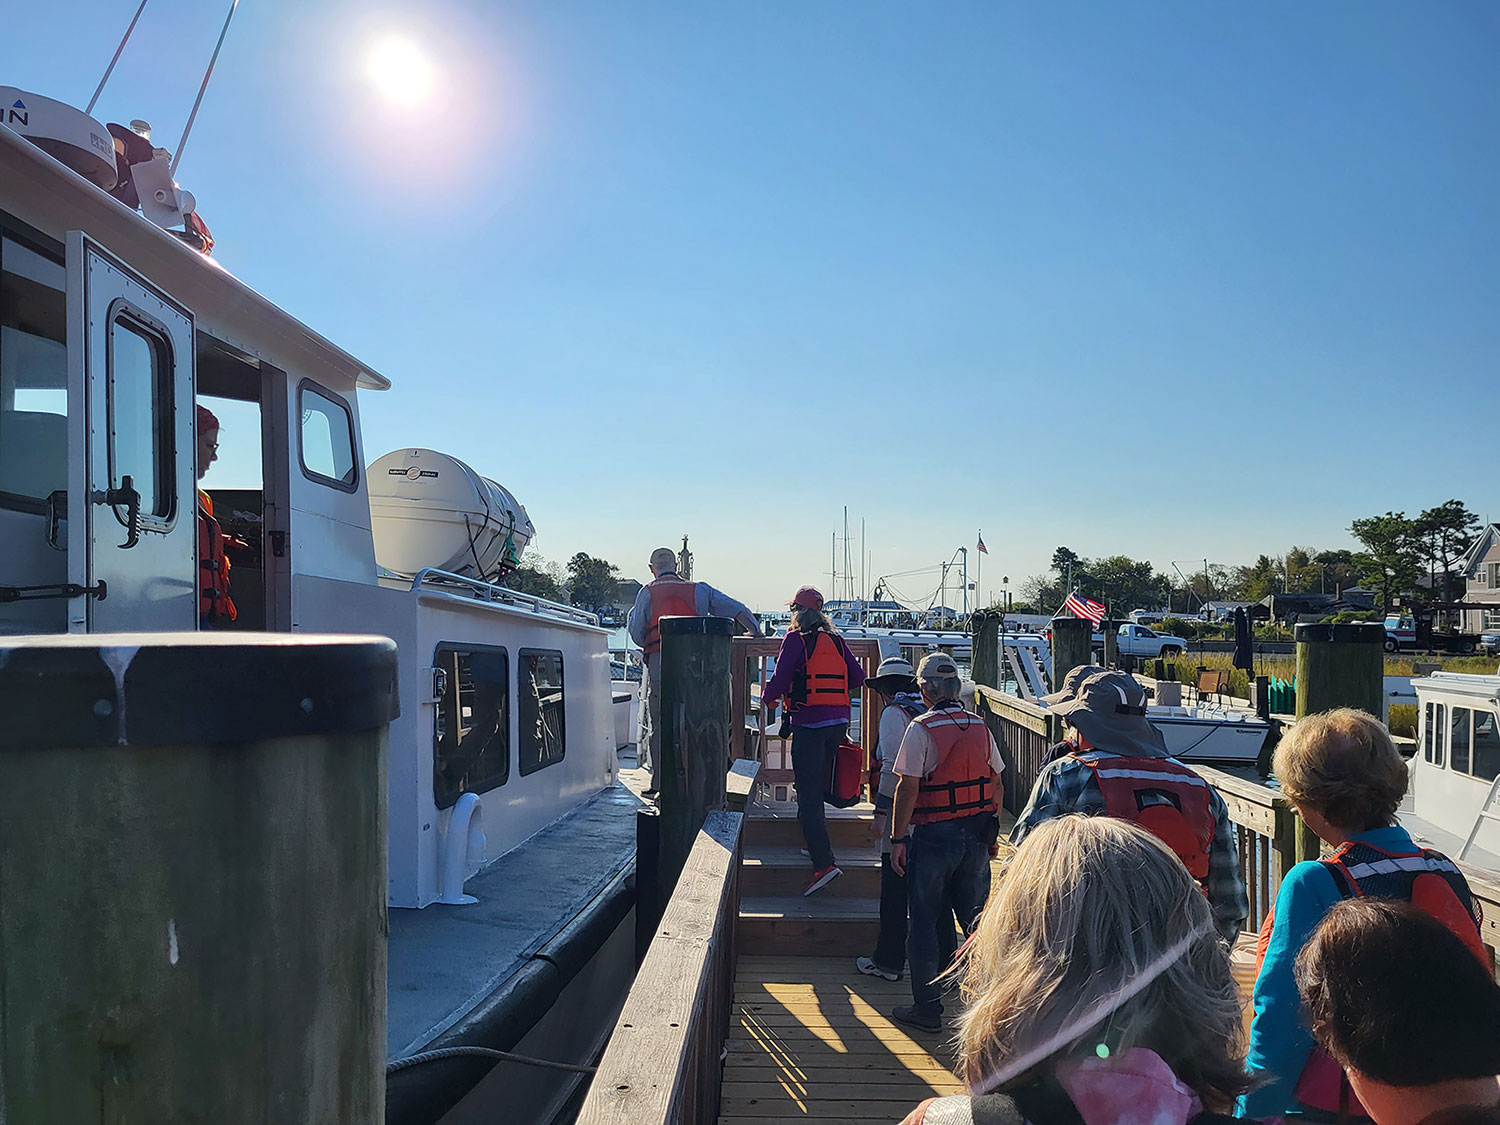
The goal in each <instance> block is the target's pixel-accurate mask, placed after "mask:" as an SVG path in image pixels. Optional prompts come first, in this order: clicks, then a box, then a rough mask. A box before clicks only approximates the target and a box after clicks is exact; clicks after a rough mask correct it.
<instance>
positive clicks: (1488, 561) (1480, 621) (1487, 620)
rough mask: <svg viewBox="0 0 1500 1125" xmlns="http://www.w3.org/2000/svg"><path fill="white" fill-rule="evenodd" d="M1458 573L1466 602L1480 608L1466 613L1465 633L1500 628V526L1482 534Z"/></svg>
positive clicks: (1467, 553)
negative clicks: (1462, 583) (1462, 581)
mask: <svg viewBox="0 0 1500 1125" xmlns="http://www.w3.org/2000/svg"><path fill="white" fill-rule="evenodd" d="M1457 571H1458V573H1459V574H1461V575H1463V577H1464V601H1465V602H1466V603H1468V604H1469V605H1477V606H1479V607H1480V608H1478V609H1466V610H1464V632H1466V633H1488V632H1493V631H1495V630H1497V629H1500V523H1492V524H1490V525H1489V526H1488V527H1486V528H1485V529H1484V530H1483V531H1482V532H1480V533H1479V538H1478V539H1476V540H1474V543H1473V545H1471V546H1470V547H1469V549H1468V550H1467V551H1465V552H1464V554H1463V557H1462V558H1460V559H1459V560H1458V567H1457ZM1490 606H1493V607H1494V608H1493V609H1490V608H1488V607H1490Z"/></svg>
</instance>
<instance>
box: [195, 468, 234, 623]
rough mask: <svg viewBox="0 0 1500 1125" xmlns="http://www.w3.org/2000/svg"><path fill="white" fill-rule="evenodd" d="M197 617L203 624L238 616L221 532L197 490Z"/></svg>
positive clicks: (204, 495)
mask: <svg viewBox="0 0 1500 1125" xmlns="http://www.w3.org/2000/svg"><path fill="white" fill-rule="evenodd" d="M198 574H199V582H198V617H199V618H200V619H201V620H203V621H209V622H213V621H219V620H224V621H233V620H235V618H237V617H238V616H239V611H238V610H236V609H235V608H234V600H233V599H232V598H230V596H229V556H228V555H226V554H225V553H224V529H223V528H221V527H220V526H219V521H218V520H216V519H214V501H213V497H211V496H210V495H209V494H208V493H206V492H204V491H203V490H202V489H201V488H200V489H199V490H198Z"/></svg>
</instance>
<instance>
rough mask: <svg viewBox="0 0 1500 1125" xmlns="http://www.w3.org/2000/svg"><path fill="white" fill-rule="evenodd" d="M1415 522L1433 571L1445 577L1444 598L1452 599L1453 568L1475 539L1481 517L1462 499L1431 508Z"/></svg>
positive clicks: (1443, 581) (1443, 583)
mask: <svg viewBox="0 0 1500 1125" xmlns="http://www.w3.org/2000/svg"><path fill="white" fill-rule="evenodd" d="M1412 523H1413V525H1414V530H1415V532H1416V536H1417V538H1418V539H1420V540H1421V543H1422V552H1423V556H1424V558H1425V559H1426V560H1427V561H1428V563H1429V568H1430V570H1431V572H1432V573H1434V574H1439V575H1441V576H1442V594H1443V600H1444V601H1445V602H1451V601H1452V600H1453V582H1454V576H1453V567H1454V564H1456V563H1457V562H1458V560H1459V557H1460V556H1461V555H1462V554H1463V553H1464V552H1465V551H1467V550H1468V549H1469V545H1470V544H1471V543H1473V542H1474V535H1475V533H1476V532H1477V531H1478V530H1479V517H1478V516H1476V515H1475V514H1474V513H1473V512H1471V511H1469V509H1468V508H1467V507H1465V506H1464V502H1463V501H1462V500H1449V501H1447V502H1446V503H1443V504H1439V505H1438V506H1437V507H1436V508H1428V509H1427V510H1426V511H1425V512H1423V513H1422V514H1421V515H1419V516H1417V518H1416V519H1415V520H1413V521H1412ZM1433 592H1434V593H1436V592H1437V591H1436V590H1434V591H1433Z"/></svg>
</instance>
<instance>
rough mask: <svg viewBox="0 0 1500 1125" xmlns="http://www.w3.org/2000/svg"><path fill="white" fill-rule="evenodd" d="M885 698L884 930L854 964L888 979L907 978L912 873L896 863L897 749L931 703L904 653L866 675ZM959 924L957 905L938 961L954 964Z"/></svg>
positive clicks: (944, 926) (878, 795)
mask: <svg viewBox="0 0 1500 1125" xmlns="http://www.w3.org/2000/svg"><path fill="white" fill-rule="evenodd" d="M865 687H867V688H870V689H872V690H873V691H875V692H876V693H877V694H878V695H879V696H880V699H881V702H882V704H883V706H882V708H881V712H880V735H879V740H878V741H877V742H876V744H875V759H876V761H877V762H879V763H880V764H879V770H880V780H879V784H878V786H877V787H876V792H875V794H874V800H875V818H874V821H873V831H874V835H875V838H876V839H877V840H879V841H880V932H879V934H878V935H877V937H876V939H875V950H874V952H873V953H872V954H871V956H869V957H857V958H855V961H854V967H855V968H856V969H858V970H859V971H860V972H862V973H864V974H865V975H866V976H871V977H883V978H884V979H886V980H890V981H897V980H900V979H901V972H902V969H903V968H904V967H905V965H906V878H905V877H904V876H901V875H897V874H896V872H895V871H894V870H893V869H892V867H891V833H890V819H891V818H890V812H891V807H892V804H893V803H894V800H895V796H896V782H897V780H898V778H897V775H896V769H895V766H896V751H897V750H899V749H900V747H901V740H902V739H903V738H904V737H905V736H906V728H907V727H908V726H910V725H911V721H912V720H913V719H915V718H916V717H917V716H918V715H921V714H923V713H925V712H926V710H927V704H926V703H925V702H923V700H922V694H921V692H920V691H919V690H918V689H917V674H916V673H915V672H914V671H913V670H912V666H911V665H910V664H909V663H907V661H905V660H903V659H901V657H899V656H888V657H886V658H885V659H884V660H882V661H881V662H880V667H879V668H877V669H876V671H875V675H873V676H871V677H870V678H869V679H868V680H866V681H865ZM956 932H957V931H956V929H955V927H954V924H953V909H952V907H951V906H950V907H949V908H948V909H947V910H946V911H943V912H942V914H941V916H940V918H939V920H938V961H939V962H940V963H941V964H944V965H946V964H948V963H949V962H951V961H952V960H953V954H954V953H955V952H956V950H957V948H958V943H957V940H956V937H955V934H956Z"/></svg>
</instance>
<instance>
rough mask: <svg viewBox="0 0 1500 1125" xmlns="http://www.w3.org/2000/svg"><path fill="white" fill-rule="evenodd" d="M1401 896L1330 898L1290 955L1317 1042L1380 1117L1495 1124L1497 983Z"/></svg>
mask: <svg viewBox="0 0 1500 1125" xmlns="http://www.w3.org/2000/svg"><path fill="white" fill-rule="evenodd" d="M1471 953H1472V951H1471V950H1470V949H1469V948H1468V947H1467V946H1466V945H1465V944H1464V942H1463V941H1462V940H1461V939H1460V938H1459V937H1458V936H1457V935H1456V934H1454V933H1453V931H1452V930H1450V929H1449V928H1448V927H1447V926H1445V925H1443V923H1442V922H1440V921H1438V920H1437V919H1436V918H1434V917H1433V916H1432V915H1430V914H1428V913H1427V912H1426V911H1424V910H1421V909H1419V908H1418V907H1416V906H1413V905H1411V904H1409V903H1404V902H1392V901H1390V900H1389V899H1386V900H1381V899H1370V898H1356V899H1345V900H1344V901H1343V902H1339V903H1335V904H1334V906H1333V908H1332V909H1331V910H1329V912H1328V916H1327V917H1326V918H1324V919H1323V921H1322V922H1320V923H1319V924H1318V928H1317V929H1316V930H1314V931H1313V935H1312V937H1311V938H1310V939H1308V942H1307V945H1305V946H1304V947H1303V949H1302V952H1301V953H1299V954H1298V955H1297V964H1296V977H1297V990H1298V992H1299V993H1300V994H1301V996H1302V1007H1303V1011H1304V1013H1305V1015H1306V1017H1307V1019H1308V1022H1309V1023H1310V1024H1311V1025H1312V1031H1313V1037H1314V1039H1316V1040H1317V1043H1318V1046H1320V1047H1321V1048H1323V1050H1325V1051H1326V1052H1327V1053H1328V1054H1329V1056H1330V1057H1332V1058H1334V1059H1336V1060H1337V1061H1338V1062H1339V1064H1340V1065H1341V1066H1343V1068H1344V1069H1345V1071H1346V1072H1347V1073H1348V1075H1349V1084H1350V1086H1351V1087H1352V1088H1353V1092H1354V1093H1355V1094H1357V1095H1358V1096H1359V1100H1360V1103H1361V1104H1363V1105H1364V1106H1366V1107H1367V1108H1368V1109H1369V1112H1370V1116H1371V1118H1373V1119H1374V1120H1375V1121H1376V1122H1377V1125H1439V1123H1441V1125H1496V1123H1497V1122H1500V1077H1497V1075H1500V985H1497V984H1496V983H1495V978H1494V975H1493V974H1492V973H1491V972H1490V971H1489V969H1488V968H1487V967H1486V966H1485V965H1483V964H1481V963H1480V962H1479V961H1477V960H1475V958H1474V957H1472V956H1470V954H1471Z"/></svg>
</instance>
